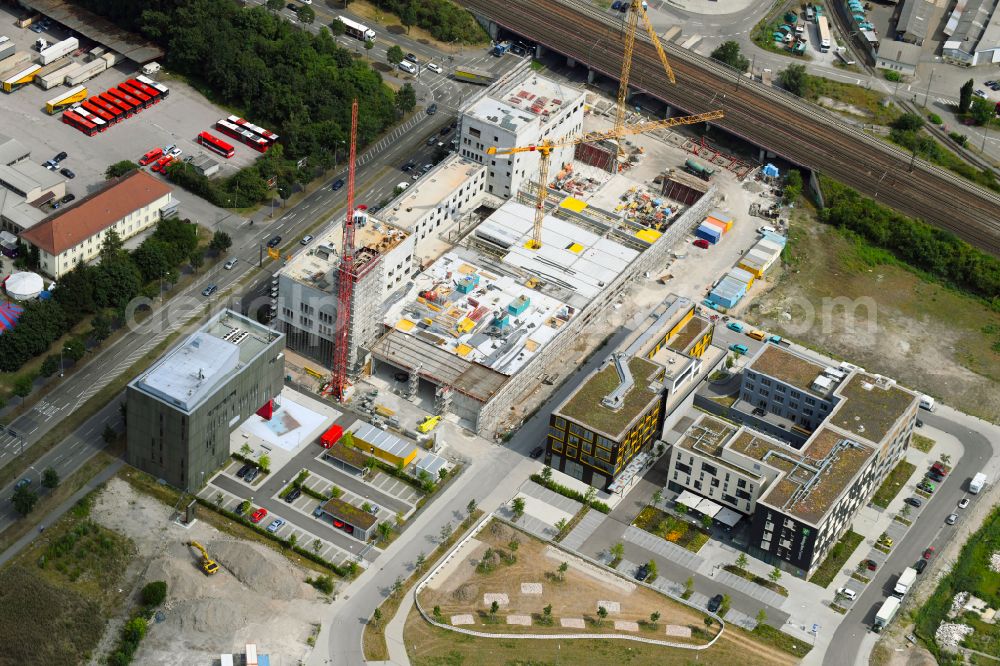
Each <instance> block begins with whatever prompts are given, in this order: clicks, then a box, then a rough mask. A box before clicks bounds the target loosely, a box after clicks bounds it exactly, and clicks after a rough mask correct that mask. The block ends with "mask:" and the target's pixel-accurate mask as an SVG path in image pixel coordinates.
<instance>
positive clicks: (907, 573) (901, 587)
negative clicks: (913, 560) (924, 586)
mask: <svg viewBox="0 0 1000 666" xmlns="http://www.w3.org/2000/svg"><path fill="white" fill-rule="evenodd" d="M916 580H917V570H916V569H914V568H913V567H906V568H905V569H903V573H901V574H899V580H897V581H896V587H895V588H893V590H892V593H893V594H894V595H895V596H897V597H899V598H900V599H902V598H903V597H904V596H905V595H906V593H907V592H909V591H910V588H911V587H912V586H913V583H914V582H915V581H916Z"/></svg>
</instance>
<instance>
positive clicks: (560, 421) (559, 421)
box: [553, 416, 566, 430]
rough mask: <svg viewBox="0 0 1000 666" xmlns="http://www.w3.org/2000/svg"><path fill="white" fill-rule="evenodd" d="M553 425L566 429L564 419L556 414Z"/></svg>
mask: <svg viewBox="0 0 1000 666" xmlns="http://www.w3.org/2000/svg"><path fill="white" fill-rule="evenodd" d="M553 425H555V427H557V428H560V429H562V430H565V429H566V419H564V418H562V417H561V416H557V417H556V419H555V423H554V424H553Z"/></svg>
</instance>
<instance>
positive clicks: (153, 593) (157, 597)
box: [139, 580, 167, 608]
mask: <svg viewBox="0 0 1000 666" xmlns="http://www.w3.org/2000/svg"><path fill="white" fill-rule="evenodd" d="M139 596H140V598H141V599H142V605H143V606H146V607H147V608H154V607H156V606H159V605H160V604H162V603H163V600H164V599H166V598H167V584H166V582H165V581H162V580H154V581H153V582H151V583H146V585H145V586H144V587H143V588H142V592H141V593H140V595H139Z"/></svg>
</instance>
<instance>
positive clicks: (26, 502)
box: [10, 486, 38, 516]
mask: <svg viewBox="0 0 1000 666" xmlns="http://www.w3.org/2000/svg"><path fill="white" fill-rule="evenodd" d="M10 501H11V503H12V504H13V505H14V509H15V510H17V512H18V513H19V514H21V515H22V516H27V515H28V514H29V513H31V512H32V511H33V510H34V508H35V504H37V503H38V495H37V494H35V493H34V492H33V491H32V490H31V489H29V488H28V487H27V486H21V487H20V488H17V489H16V490H14V495H13V496H12V497H11V498H10Z"/></svg>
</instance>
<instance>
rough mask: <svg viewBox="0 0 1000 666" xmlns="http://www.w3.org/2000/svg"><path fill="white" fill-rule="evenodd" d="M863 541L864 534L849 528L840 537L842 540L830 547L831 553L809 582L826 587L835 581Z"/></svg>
mask: <svg viewBox="0 0 1000 666" xmlns="http://www.w3.org/2000/svg"><path fill="white" fill-rule="evenodd" d="M862 541H864V537H863V536H861V535H860V534H858V533H857V532H852V531H851V530H847V532H846V533H845V534H844V536H842V537H840V541H838V542H837V543H836V545H834V547H833V548H831V549H830V554H829V555H827V556H826V559H825V560H823V564H821V565H819V568H818V569H816V573H814V574H813V575H812V578H810V579H809V582H810V583H815V584H816V585H819V586H820V587H826V586H827V585H829V584H830V583H831V582H833V578H834V577H835V576H836V575H837V573H838V572H840V570H841V569H843V568H844V564H846V563H847V559H848V558H849V557H850V556H851V553H853V552H854V550H855V549H856V548H857V547H858V545H859V544H860V543H861V542H862Z"/></svg>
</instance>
